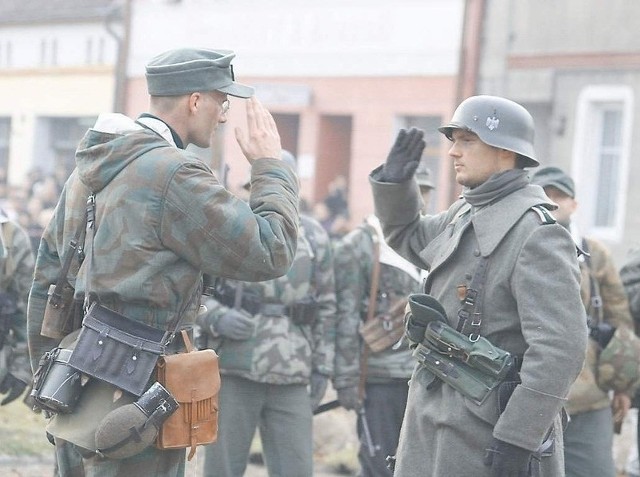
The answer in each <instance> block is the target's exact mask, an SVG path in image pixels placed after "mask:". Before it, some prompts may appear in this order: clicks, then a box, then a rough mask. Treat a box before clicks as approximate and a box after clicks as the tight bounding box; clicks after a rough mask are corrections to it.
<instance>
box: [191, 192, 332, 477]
mask: <svg viewBox="0 0 640 477" xmlns="http://www.w3.org/2000/svg"><path fill="white" fill-rule="evenodd" d="M252 188H253V187H252ZM225 282H226V283H224V284H222V285H221V287H222V289H221V290H220V288H219V290H218V293H217V295H218V297H217V299H214V298H210V299H209V300H207V301H206V302H205V304H206V306H207V308H208V309H209V310H208V311H207V312H206V313H205V314H202V315H200V316H199V317H198V323H199V324H200V325H201V327H200V328H201V331H200V332H201V334H202V336H201V337H200V339H202V338H205V339H206V341H207V344H206V346H208V347H210V348H213V349H215V350H216V351H217V352H218V354H219V356H220V362H219V363H220V373H221V374H222V388H221V391H220V421H219V422H220V432H219V434H218V440H217V442H216V443H215V444H212V445H210V446H207V450H206V454H205V455H206V458H205V470H204V475H205V476H207V477H213V476H216V477H218V476H219V477H235V476H239V475H243V473H244V472H245V469H246V466H247V459H248V456H249V449H250V446H251V441H252V438H253V435H254V434H255V430H256V427H258V428H259V430H260V436H261V440H262V448H263V452H264V456H265V460H266V465H267V468H268V471H269V475H273V476H292V477H294V476H302V475H309V476H310V475H312V472H313V442H312V429H311V428H312V422H311V421H312V414H311V411H312V410H313V409H314V408H315V407H317V405H318V404H319V402H320V400H321V398H322V396H323V395H324V392H325V389H326V386H327V383H328V377H329V376H330V375H331V374H332V373H333V357H334V352H333V342H332V341H327V340H326V336H325V335H326V333H327V331H326V330H325V327H329V328H330V329H331V328H332V327H333V322H334V320H335V312H336V303H335V286H334V277H333V257H332V253H331V247H330V242H329V236H328V235H327V233H326V232H325V230H324V229H323V228H322V226H321V225H320V224H319V223H318V222H317V221H316V220H314V219H312V218H310V217H306V216H303V217H302V218H301V226H300V233H299V235H298V247H297V251H296V255H295V258H294V261H293V265H292V266H291V269H290V270H289V271H288V272H287V274H286V275H285V276H283V277H280V278H277V279H275V280H270V281H265V282H257V283H248V282H242V283H237V282H231V281H228V280H226V281H225ZM309 384H311V391H310V394H309V392H308V391H307V385H309Z"/></svg>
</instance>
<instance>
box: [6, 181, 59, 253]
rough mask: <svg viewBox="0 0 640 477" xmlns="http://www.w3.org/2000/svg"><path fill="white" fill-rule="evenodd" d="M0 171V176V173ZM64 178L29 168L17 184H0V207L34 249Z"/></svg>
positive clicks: (55, 201) (51, 211)
mask: <svg viewBox="0 0 640 477" xmlns="http://www.w3.org/2000/svg"><path fill="white" fill-rule="evenodd" d="M2 175H3V174H2V172H0V176H2ZM63 183H64V180H61V179H59V178H58V177H56V176H55V175H51V174H44V173H42V172H41V171H39V170H37V169H33V170H32V171H30V172H29V173H28V174H27V178H26V181H25V182H24V183H23V184H21V185H8V184H7V183H6V181H4V180H3V181H2V182H1V183H0V184H1V185H0V207H2V209H3V210H4V211H5V212H6V213H7V215H8V216H9V217H11V218H12V219H14V220H16V221H17V222H18V223H19V224H20V226H21V227H22V228H23V229H24V230H25V231H26V232H27V234H28V235H29V239H30V240H31V245H32V247H33V251H34V253H36V252H37V249H38V245H39V244H40V237H41V236H42V231H43V230H44V228H45V227H46V225H47V223H48V222H49V219H50V218H51V215H52V214H53V210H54V209H55V206H56V204H57V203H58V198H59V197H60V192H61V191H62V185H63Z"/></svg>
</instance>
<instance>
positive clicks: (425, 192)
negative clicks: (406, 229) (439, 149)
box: [416, 166, 436, 215]
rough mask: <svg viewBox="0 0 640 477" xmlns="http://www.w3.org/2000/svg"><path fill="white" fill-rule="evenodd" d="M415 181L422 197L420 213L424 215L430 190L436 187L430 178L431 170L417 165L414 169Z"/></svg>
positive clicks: (428, 202) (427, 207) (427, 206)
mask: <svg viewBox="0 0 640 477" xmlns="http://www.w3.org/2000/svg"><path fill="white" fill-rule="evenodd" d="M416 182H417V183H418V187H419V188H420V196H421V197H422V213H423V214H425V215H426V214H427V213H428V209H429V204H430V203H431V192H432V191H433V189H435V187H436V186H435V184H434V183H433V180H432V179H431V170H430V169H428V168H427V167H424V166H422V167H418V169H417V170H416Z"/></svg>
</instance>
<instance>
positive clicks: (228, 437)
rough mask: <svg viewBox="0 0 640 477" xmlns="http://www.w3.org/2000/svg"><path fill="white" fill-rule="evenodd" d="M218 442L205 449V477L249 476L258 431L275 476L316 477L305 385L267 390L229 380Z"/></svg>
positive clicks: (272, 386)
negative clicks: (251, 452) (247, 474)
mask: <svg viewBox="0 0 640 477" xmlns="http://www.w3.org/2000/svg"><path fill="white" fill-rule="evenodd" d="M219 399H220V414H219V421H218V440H217V442H216V443H215V444H211V445H208V446H206V447H205V460H204V476H205V477H239V476H242V475H244V472H245V470H246V467H247V460H248V457H249V451H250V448H251V441H252V440H253V436H254V434H255V432H256V428H257V427H258V428H259V430H260V438H261V440H262V450H263V455H264V458H265V462H266V465H267V469H268V472H269V475H270V476H277V477H303V476H304V477H307V476H311V475H313V436H312V430H311V423H312V414H311V402H310V400H309V392H308V391H307V386H306V385H304V384H264V383H256V382H254V381H250V380H248V379H243V378H238V377H236V376H228V375H225V376H223V377H222V387H221V389H220V395H219Z"/></svg>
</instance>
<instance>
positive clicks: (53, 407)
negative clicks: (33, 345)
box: [30, 348, 83, 414]
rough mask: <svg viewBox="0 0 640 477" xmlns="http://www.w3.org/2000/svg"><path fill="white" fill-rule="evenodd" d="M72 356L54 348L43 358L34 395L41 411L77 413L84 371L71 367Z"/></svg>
mask: <svg viewBox="0 0 640 477" xmlns="http://www.w3.org/2000/svg"><path fill="white" fill-rule="evenodd" d="M71 352H72V351H71V350H70V349H65V348H54V349H52V350H51V351H49V352H47V353H45V354H44V355H43V356H42V358H40V362H39V364H38V369H37V370H36V372H35V374H34V377H33V388H32V390H31V394H30V396H31V397H32V398H33V399H34V400H35V402H36V403H37V407H39V408H41V409H43V410H46V411H49V412H52V413H61V414H69V413H71V412H73V410H74V408H75V405H76V403H77V402H78V399H79V398H80V395H81V394H82V388H83V385H82V380H81V373H80V371H78V370H77V369H74V368H73V367H71V366H69V358H70V357H71Z"/></svg>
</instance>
